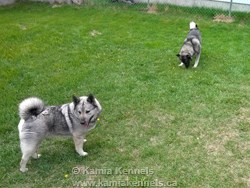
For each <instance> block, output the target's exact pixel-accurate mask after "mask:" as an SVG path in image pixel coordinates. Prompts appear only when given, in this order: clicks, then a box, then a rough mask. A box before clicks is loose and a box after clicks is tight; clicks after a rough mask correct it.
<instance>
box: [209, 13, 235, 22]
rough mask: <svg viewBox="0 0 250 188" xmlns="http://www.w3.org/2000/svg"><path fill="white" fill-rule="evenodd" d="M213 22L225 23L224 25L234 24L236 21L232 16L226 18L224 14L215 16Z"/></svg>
mask: <svg viewBox="0 0 250 188" xmlns="http://www.w3.org/2000/svg"><path fill="white" fill-rule="evenodd" d="M213 21H214V22H223V23H232V22H233V21H234V18H233V17H231V16H226V15H224V14H219V15H216V16H214V18H213Z"/></svg>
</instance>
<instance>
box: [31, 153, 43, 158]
mask: <svg viewBox="0 0 250 188" xmlns="http://www.w3.org/2000/svg"><path fill="white" fill-rule="evenodd" d="M41 156H42V155H41V154H38V153H34V154H33V155H32V158H33V159H39V158H40V157H41Z"/></svg>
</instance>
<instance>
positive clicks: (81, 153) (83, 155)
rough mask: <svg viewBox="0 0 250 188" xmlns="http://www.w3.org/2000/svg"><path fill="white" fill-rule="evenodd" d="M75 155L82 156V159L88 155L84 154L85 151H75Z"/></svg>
mask: <svg viewBox="0 0 250 188" xmlns="http://www.w3.org/2000/svg"><path fill="white" fill-rule="evenodd" d="M77 153H78V154H79V155H80V156H82V157H85V156H87V155H88V153H87V152H85V151H83V150H82V151H77Z"/></svg>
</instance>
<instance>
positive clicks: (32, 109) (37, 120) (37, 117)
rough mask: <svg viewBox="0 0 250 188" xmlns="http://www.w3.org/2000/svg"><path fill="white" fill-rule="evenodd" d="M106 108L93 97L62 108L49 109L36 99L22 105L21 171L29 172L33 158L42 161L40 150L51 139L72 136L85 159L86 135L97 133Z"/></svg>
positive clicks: (74, 99)
mask: <svg viewBox="0 0 250 188" xmlns="http://www.w3.org/2000/svg"><path fill="white" fill-rule="evenodd" d="M101 110H102V107H101V105H100V103H99V102H98V101H97V99H96V98H95V97H94V96H93V95H89V96H83V97H75V96H73V102H71V103H68V104H64V105H62V106H48V107H45V105H44V103H43V101H42V100H41V99H39V98H36V97H32V98H28V99H25V100H24V101H22V102H21V103H20V105H19V115H20V118H21V120H20V122H19V124H18V130H19V137H20V146H21V151H22V159H21V162H20V171H21V172H26V171H27V170H28V168H26V164H27V162H28V160H29V158H30V157H31V156H32V157H33V158H36V159H37V158H39V157H40V155H39V154H38V153H37V150H38V147H39V145H40V143H41V142H42V140H43V139H44V138H45V137H46V136H47V135H72V136H73V140H74V143H75V149H76V151H77V153H79V155H81V156H86V155H87V154H88V153H86V152H84V151H83V143H84V142H85V141H86V140H85V139H84V138H85V135H86V134H87V132H88V131H90V130H91V129H93V128H94V127H95V125H96V121H97V119H98V117H99V115H100V113H101Z"/></svg>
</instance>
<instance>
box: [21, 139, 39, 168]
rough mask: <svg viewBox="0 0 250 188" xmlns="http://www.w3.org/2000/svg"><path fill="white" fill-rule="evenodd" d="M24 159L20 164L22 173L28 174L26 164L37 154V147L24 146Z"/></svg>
mask: <svg viewBox="0 0 250 188" xmlns="http://www.w3.org/2000/svg"><path fill="white" fill-rule="evenodd" d="M21 148H22V153H23V155H22V159H21V162H20V171H21V172H26V171H28V168H26V164H27V162H28V161H29V158H30V157H31V156H32V155H34V154H35V153H36V147H35V146H27V144H22V146H21Z"/></svg>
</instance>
